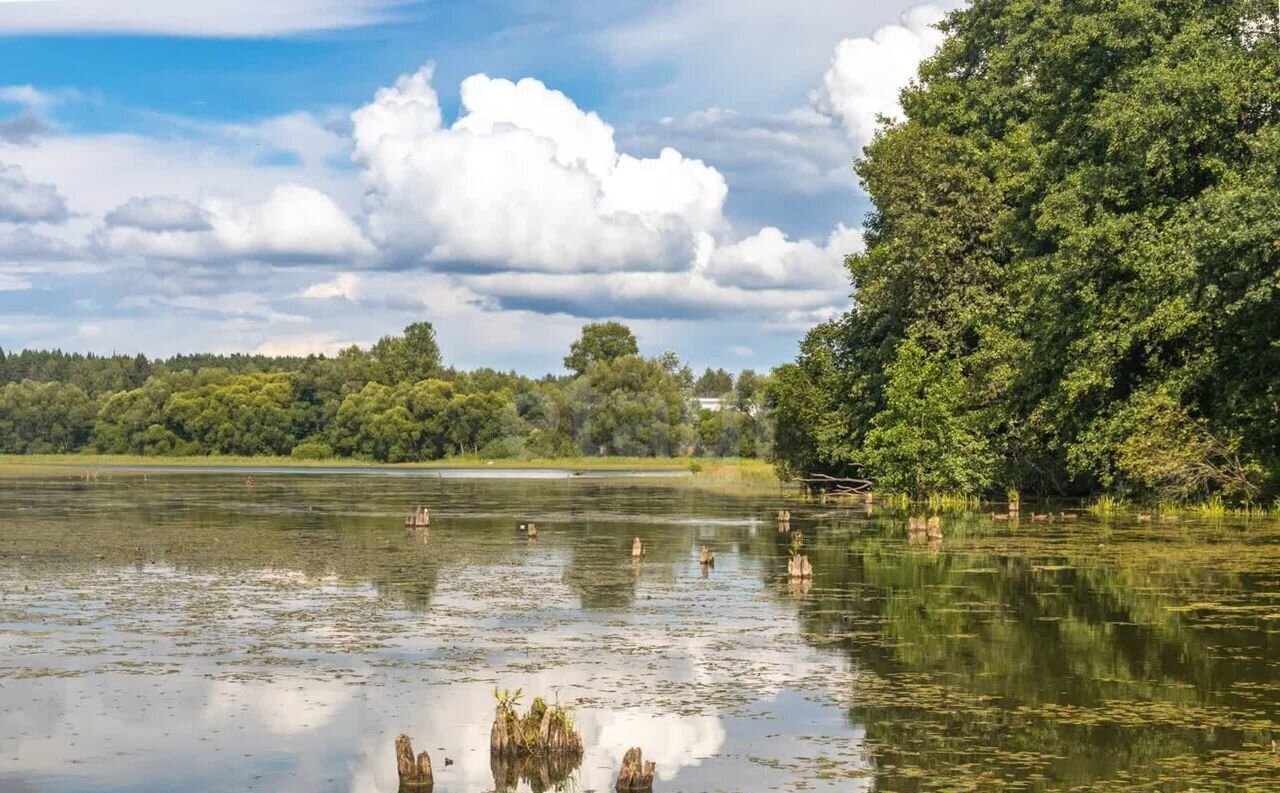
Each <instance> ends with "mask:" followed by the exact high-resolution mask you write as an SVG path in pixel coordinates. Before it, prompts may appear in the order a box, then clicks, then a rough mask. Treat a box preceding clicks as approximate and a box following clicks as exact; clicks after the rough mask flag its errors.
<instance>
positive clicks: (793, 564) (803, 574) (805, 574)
mask: <svg viewBox="0 0 1280 793" xmlns="http://www.w3.org/2000/svg"><path fill="white" fill-rule="evenodd" d="M787 578H796V579H802V578H813V565H811V564H809V557H807V556H800V555H796V556H793V557H791V559H790V560H789V561H788V562H787Z"/></svg>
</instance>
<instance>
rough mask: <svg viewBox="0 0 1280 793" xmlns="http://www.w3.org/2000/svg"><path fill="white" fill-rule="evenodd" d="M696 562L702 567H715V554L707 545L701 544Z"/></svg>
mask: <svg viewBox="0 0 1280 793" xmlns="http://www.w3.org/2000/svg"><path fill="white" fill-rule="evenodd" d="M698 563H699V564H701V565H702V566H703V567H715V566H716V555H715V554H714V553H712V552H711V549H710V548H708V547H707V546H705V545H704V546H702V550H701V551H699V552H698Z"/></svg>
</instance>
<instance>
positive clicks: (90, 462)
mask: <svg viewBox="0 0 1280 793" xmlns="http://www.w3.org/2000/svg"><path fill="white" fill-rule="evenodd" d="M106 466H148V467H150V466H165V467H170V466H171V467H173V468H183V467H187V466H201V467H206V466H227V467H235V466H257V467H268V468H275V467H278V468H338V467H341V468H350V467H353V466H355V467H361V468H374V469H376V468H389V469H398V468H479V467H484V468H496V469H516V470H520V469H547V468H564V469H569V470H574V471H623V470H633V471H634V470H638V471H670V472H671V473H672V474H682V475H683V474H686V473H690V472H692V474H693V475H692V476H691V477H689V478H691V479H694V480H697V481H698V482H699V483H700V484H716V485H735V484H742V485H769V484H771V485H776V484H777V483H778V479H777V477H776V476H775V475H774V472H773V466H772V465H770V464H769V463H767V462H765V461H763V460H751V459H740V458H734V457H723V458H717V457H556V458H535V459H527V460H490V459H485V458H480V457H450V458H447V459H444V460H430V461H427V462H415V463H376V462H370V461H368V460H356V459H334V460H295V459H293V458H292V457H233V456H207V457H162V456H155V457H151V456H145V455H124V454H31V455H17V454H14V455H0V476H23V475H28V476H38V475H43V474H48V473H57V472H65V471H67V470H68V469H72V470H75V471H86V470H92V469H95V468H102V467H106Z"/></svg>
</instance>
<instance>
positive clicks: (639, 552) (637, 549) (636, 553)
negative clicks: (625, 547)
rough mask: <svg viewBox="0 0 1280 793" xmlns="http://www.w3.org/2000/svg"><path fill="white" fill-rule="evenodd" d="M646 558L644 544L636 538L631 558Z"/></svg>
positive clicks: (632, 546) (632, 544)
mask: <svg viewBox="0 0 1280 793" xmlns="http://www.w3.org/2000/svg"><path fill="white" fill-rule="evenodd" d="M641 556H644V543H642V542H640V538H639V537H636V538H635V539H634V540H632V541H631V558H632V559H639V558H640V557H641Z"/></svg>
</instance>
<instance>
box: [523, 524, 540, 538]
mask: <svg viewBox="0 0 1280 793" xmlns="http://www.w3.org/2000/svg"><path fill="white" fill-rule="evenodd" d="M525 531H526V532H527V533H528V535H529V539H531V540H536V539H538V527H537V526H535V525H533V524H532V523H530V524H529V525H528V526H527V527H525Z"/></svg>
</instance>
